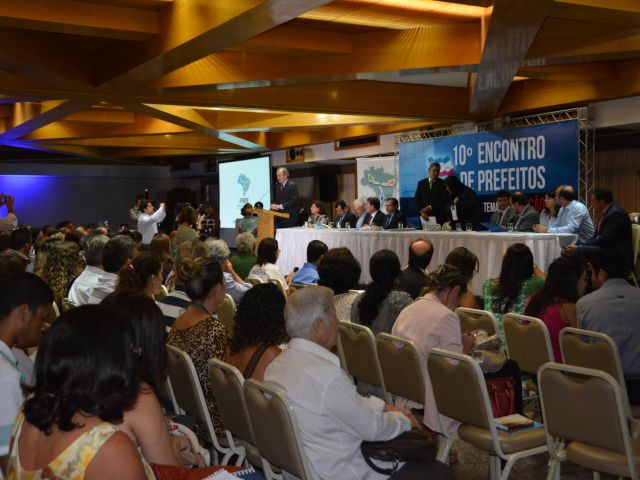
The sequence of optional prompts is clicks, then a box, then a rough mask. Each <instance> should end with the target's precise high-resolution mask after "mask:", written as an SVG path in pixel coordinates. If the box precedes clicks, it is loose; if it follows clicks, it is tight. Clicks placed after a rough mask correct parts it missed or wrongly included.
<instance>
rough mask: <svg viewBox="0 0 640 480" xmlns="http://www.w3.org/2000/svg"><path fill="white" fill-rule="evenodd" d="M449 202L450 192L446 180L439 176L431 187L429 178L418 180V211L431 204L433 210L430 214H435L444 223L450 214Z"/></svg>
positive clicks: (416, 197)
mask: <svg viewBox="0 0 640 480" xmlns="http://www.w3.org/2000/svg"><path fill="white" fill-rule="evenodd" d="M448 203H449V192H447V189H446V188H445V186H444V180H441V179H440V178H437V179H436V181H435V182H434V183H433V185H432V186H431V188H429V179H428V178H423V179H422V180H420V181H419V182H418V186H417V187H416V195H415V205H416V210H417V211H418V212H419V211H420V210H421V209H423V208H424V207H426V206H427V205H431V207H432V208H433V210H432V211H431V212H430V213H429V215H430V216H431V215H434V216H435V217H436V221H437V222H438V223H444V222H446V221H447V220H448V219H449V216H450V215H449V213H448V212H447V204H448Z"/></svg>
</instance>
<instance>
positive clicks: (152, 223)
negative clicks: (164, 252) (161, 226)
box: [138, 200, 167, 246]
mask: <svg viewBox="0 0 640 480" xmlns="http://www.w3.org/2000/svg"><path fill="white" fill-rule="evenodd" d="M142 204H143V205H144V207H143V208H142V209H141V210H142V213H140V216H139V217H138V232H140V233H141V234H142V245H147V246H148V245H151V240H153V236H154V235H155V234H156V233H158V223H160V222H161V221H163V220H164V217H166V216H167V214H166V212H165V211H164V203H161V204H160V207H158V211H157V212H155V213H154V207H153V202H151V201H150V200H146V201H144V202H142Z"/></svg>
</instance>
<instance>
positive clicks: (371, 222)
mask: <svg viewBox="0 0 640 480" xmlns="http://www.w3.org/2000/svg"><path fill="white" fill-rule="evenodd" d="M366 208H367V216H366V217H365V218H364V222H363V225H362V226H363V227H364V226H368V227H382V225H384V213H382V212H381V211H380V200H378V199H377V198H376V197H369V198H367V203H366Z"/></svg>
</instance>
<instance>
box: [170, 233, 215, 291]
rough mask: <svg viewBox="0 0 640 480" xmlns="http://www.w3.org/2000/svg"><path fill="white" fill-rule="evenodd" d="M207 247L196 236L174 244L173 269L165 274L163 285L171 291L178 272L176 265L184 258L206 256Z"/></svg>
mask: <svg viewBox="0 0 640 480" xmlns="http://www.w3.org/2000/svg"><path fill="white" fill-rule="evenodd" d="M206 256H207V249H206V248H204V243H203V242H202V241H201V240H200V239H199V238H196V239H194V240H191V241H190V242H185V243H182V244H179V245H176V256H175V259H174V261H173V270H171V273H169V275H168V276H167V279H166V280H165V281H164V286H165V287H167V290H168V291H169V292H171V291H172V290H173V286H174V282H175V279H176V275H177V272H178V268H177V266H178V265H179V264H180V262H182V261H183V260H185V259H191V260H193V259H194V258H199V257H206Z"/></svg>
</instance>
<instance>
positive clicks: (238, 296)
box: [204, 238, 251, 304]
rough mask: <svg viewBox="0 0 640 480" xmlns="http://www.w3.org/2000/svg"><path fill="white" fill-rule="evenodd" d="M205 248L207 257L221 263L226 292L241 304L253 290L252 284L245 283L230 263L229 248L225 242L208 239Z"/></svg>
mask: <svg viewBox="0 0 640 480" xmlns="http://www.w3.org/2000/svg"><path fill="white" fill-rule="evenodd" d="M204 248H205V249H206V250H207V256H208V257H211V258H213V259H215V260H217V261H218V263H220V267H221V268H222V275H224V284H225V290H226V292H227V293H228V294H229V295H231V298H233V301H234V302H236V304H238V303H240V300H242V297H243V296H244V294H245V292H246V291H247V290H249V289H250V288H251V284H250V283H244V280H242V279H241V278H240V277H239V276H238V274H237V273H236V272H235V270H234V269H233V265H231V262H230V261H229V254H230V253H231V251H230V250H229V246H228V245H227V242H225V241H224V240H214V239H213V238H208V239H207V240H205V242H204Z"/></svg>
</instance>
